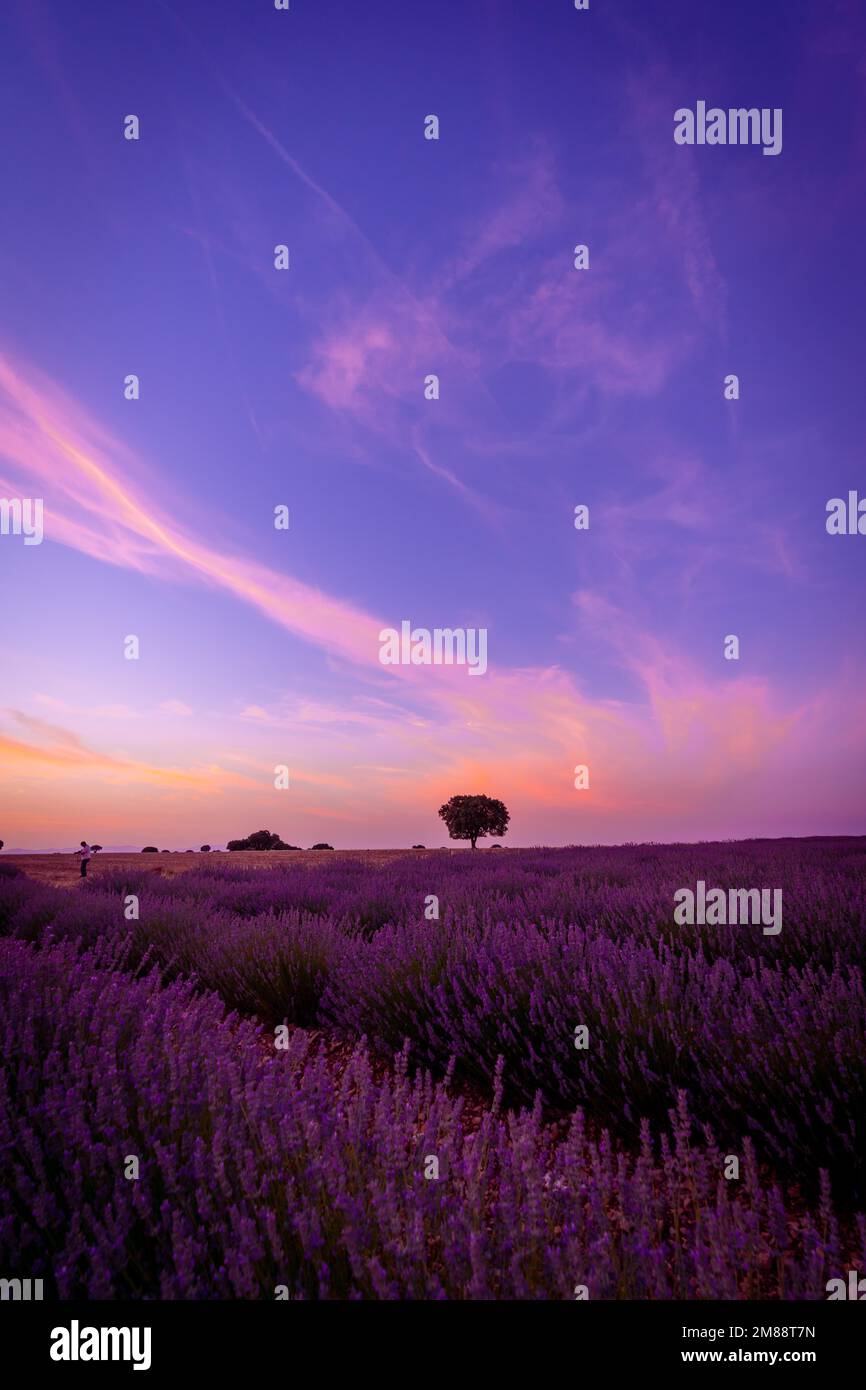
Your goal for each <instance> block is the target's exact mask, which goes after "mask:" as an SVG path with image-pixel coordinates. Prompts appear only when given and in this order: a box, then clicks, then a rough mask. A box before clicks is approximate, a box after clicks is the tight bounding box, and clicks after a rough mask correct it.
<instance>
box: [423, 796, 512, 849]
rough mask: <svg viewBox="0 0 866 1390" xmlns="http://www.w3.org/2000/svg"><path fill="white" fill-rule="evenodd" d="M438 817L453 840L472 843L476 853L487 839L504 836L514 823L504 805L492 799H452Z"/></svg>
mask: <svg viewBox="0 0 866 1390" xmlns="http://www.w3.org/2000/svg"><path fill="white" fill-rule="evenodd" d="M439 814H440V816H441V817H442V819H443V820H444V822H445V824H446V825H447V826H448V834H449V835H450V836H451V839H452V840H471V841H472V848H473V849H474V848H475V841H476V840H479V839H483V838H484V836H485V835H504V834H505V832H506V830H507V829H508V822H509V820H510V819H511V817H510V816H509V814H508V810H507V808H506V806H505V803H504V802H503V801H496V800H495V798H494V797H492V796H452V798H451V800H450V801H446V802H445V805H444V806H440V807H439Z"/></svg>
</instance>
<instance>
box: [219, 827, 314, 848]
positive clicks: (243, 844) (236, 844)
mask: <svg viewBox="0 0 866 1390" xmlns="http://www.w3.org/2000/svg"><path fill="white" fill-rule="evenodd" d="M226 848H227V849H259V850H267V849H300V845H287V844H286V842H285V841H284V840H281V839H280V837H279V835H273V834H271V832H270V830H256V831H255V833H254V834H252V835H248V836H247V837H246V839H245V840H229V842H228V844H227V846H226Z"/></svg>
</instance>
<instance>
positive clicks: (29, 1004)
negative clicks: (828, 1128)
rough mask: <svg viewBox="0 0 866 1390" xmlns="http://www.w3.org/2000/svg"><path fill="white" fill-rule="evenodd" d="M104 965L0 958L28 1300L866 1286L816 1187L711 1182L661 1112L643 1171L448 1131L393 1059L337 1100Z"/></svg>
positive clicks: (432, 1101) (489, 1132) (268, 1050)
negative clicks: (804, 1203) (816, 1197)
mask: <svg viewBox="0 0 866 1390" xmlns="http://www.w3.org/2000/svg"><path fill="white" fill-rule="evenodd" d="M117 949H118V947H117V944H114V945H111V944H108V943H103V944H102V945H100V946H99V947H97V948H95V950H90V951H84V952H82V951H81V950H80V948H79V946H77V945H76V944H75V943H72V942H67V943H64V944H60V945H54V946H44V947H43V949H41V950H38V949H36V948H34V947H33V946H31V945H27V944H25V943H22V942H16V941H8V940H7V941H4V942H0V1033H2V1045H3V1054H4V1058H5V1065H4V1072H3V1088H2V1094H0V1155H2V1157H0V1170H2V1171H0V1177H2V1183H0V1260H2V1265H3V1268H4V1269H5V1270H6V1271H9V1273H10V1274H12V1273H14V1274H15V1275H17V1276H18V1277H22V1278H23V1277H33V1278H41V1279H43V1281H44V1283H45V1291H46V1296H52V1297H53V1296H60V1297H62V1298H153V1297H163V1298H187V1299H190V1298H192V1299H204V1298H236V1297H240V1298H268V1299H270V1298H276V1297H286V1296H288V1297H290V1298H300V1299H310V1298H326V1299H327V1298H374V1299H395V1298H413V1297H415V1298H432V1299H442V1298H447V1299H483V1298H502V1299H513V1298H520V1299H573V1298H575V1297H579V1298H582V1297H588V1298H590V1299H597V1298H629V1297H631V1298H683V1299H694V1298H709V1297H713V1298H729V1299H736V1298H742V1297H764V1298H825V1297H826V1285H827V1281H828V1280H829V1279H831V1278H835V1277H839V1276H841V1275H842V1274H843V1272H844V1270H845V1268H846V1267H847V1266H849V1265H851V1264H853V1265H855V1266H859V1267H860V1268H863V1260H864V1256H866V1248H864V1247H866V1224H864V1221H863V1219H862V1218H858V1219H857V1220H856V1221H854V1222H851V1223H849V1224H848V1225H847V1226H845V1227H844V1228H841V1227H840V1224H839V1222H838V1221H837V1219H836V1218H835V1217H834V1214H833V1211H832V1209H831V1201H830V1196H829V1187H828V1183H827V1180H826V1178H825V1179H823V1180H822V1196H821V1200H820V1203H819V1205H818V1208H817V1211H816V1213H815V1215H814V1216H808V1215H807V1216H805V1217H803V1216H802V1214H801V1213H798V1212H796V1211H790V1210H786V1206H785V1201H784V1199H783V1195H782V1193H781V1191H780V1190H779V1188H778V1187H776V1186H774V1185H769V1186H762V1184H761V1181H760V1179H759V1174H758V1170H757V1167H756V1164H755V1159H754V1154H753V1152H752V1149H751V1146H750V1145H749V1144H748V1142H747V1143H745V1144H744V1145H743V1147H742V1150H741V1159H742V1172H741V1177H740V1180H739V1181H737V1182H730V1181H726V1180H725V1179H724V1178H723V1177H722V1173H723V1169H724V1165H725V1157H724V1153H723V1151H722V1150H720V1149H719V1148H718V1147H717V1146H716V1145H715V1144H714V1143H713V1142H712V1140H711V1139H710V1138H709V1136H706V1137H705V1139H704V1140H703V1141H702V1142H701V1143H695V1142H694V1140H693V1137H692V1128H693V1126H692V1123H691V1121H690V1119H689V1116H688V1114H687V1112H686V1109H685V1103H684V1101H682V1100H681V1102H680V1104H679V1107H678V1110H677V1112H676V1113H675V1114H674V1115H673V1116H672V1117H671V1124H670V1128H669V1130H668V1131H667V1133H666V1134H665V1135H663V1136H662V1138H661V1142H660V1147H659V1153H660V1157H659V1158H655V1157H654V1147H653V1145H652V1144H651V1142H650V1136H649V1131H648V1128H647V1127H646V1126H644V1128H643V1134H642V1142H641V1145H640V1148H639V1151H638V1152H636V1153H635V1154H634V1155H633V1156H632V1155H629V1154H628V1153H626V1152H623V1151H620V1150H618V1148H617V1147H616V1144H615V1143H614V1141H612V1140H611V1139H610V1138H609V1137H608V1136H607V1135H601V1136H600V1137H598V1138H596V1139H595V1140H592V1139H590V1138H589V1137H588V1135H587V1132H586V1129H585V1126H584V1121H583V1118H582V1116H581V1115H580V1114H576V1115H575V1116H574V1117H573V1120H572V1122H571V1125H570V1129H569V1131H568V1133H567V1134H566V1135H565V1136H564V1137H562V1136H561V1137H557V1136H556V1135H555V1134H554V1133H553V1132H552V1131H551V1129H550V1128H549V1127H545V1125H544V1124H543V1123H542V1121H541V1118H540V1115H539V1112H538V1109H537V1108H536V1109H535V1111H534V1112H528V1111H527V1112H523V1113H521V1114H513V1113H512V1114H505V1113H503V1112H502V1110H501V1107H500V1104H499V1098H497V1102H496V1103H495V1104H494V1105H493V1106H492V1107H491V1109H490V1110H489V1111H488V1112H486V1113H485V1114H484V1115H483V1116H482V1117H481V1119H480V1121H479V1120H476V1121H475V1122H474V1124H473V1123H469V1122H468V1120H467V1118H466V1116H465V1114H464V1108H463V1105H462V1102H461V1101H460V1100H459V1099H455V1098H454V1097H453V1096H451V1095H449V1093H448V1091H447V1090H446V1088H445V1087H444V1086H442V1085H439V1084H433V1083H432V1082H431V1080H430V1079H429V1078H425V1077H420V1076H418V1075H417V1074H413V1075H411V1076H410V1074H409V1071H408V1068H407V1066H406V1063H405V1059H404V1060H403V1061H401V1062H398V1065H397V1067H396V1069H395V1072H394V1074H393V1075H390V1076H388V1077H386V1078H385V1079H384V1080H375V1079H374V1077H373V1075H372V1073H371V1068H370V1065H369V1062H368V1060H367V1058H366V1056H365V1053H364V1051H363V1049H361V1048H360V1047H359V1048H357V1049H356V1050H355V1053H354V1055H353V1057H352V1059H351V1061H350V1062H349V1063H348V1065H347V1066H346V1068H345V1070H344V1071H343V1072H342V1073H341V1074H339V1075H338V1074H336V1073H335V1072H334V1070H333V1068H329V1067H327V1066H326V1065H325V1063H324V1062H323V1061H322V1060H321V1058H319V1057H317V1056H313V1055H312V1054H311V1052H310V1050H309V1047H308V1045H307V1044H306V1043H305V1042H304V1041H302V1040H301V1039H300V1037H299V1036H298V1035H296V1036H295V1038H294V1039H293V1040H292V1041H291V1043H290V1045H289V1047H288V1049H287V1050H286V1051H284V1052H280V1051H278V1050H276V1049H274V1047H273V1046H272V1045H270V1043H269V1042H268V1041H267V1039H266V1037H265V1036H264V1035H263V1034H262V1033H261V1032H260V1030H259V1029H257V1028H256V1027H255V1026H254V1025H253V1024H252V1023H251V1022H249V1021H244V1020H239V1019H237V1018H236V1017H233V1016H231V1015H227V1014H226V1010H225V1008H224V1005H223V1003H222V1001H221V1000H219V999H218V998H217V996H215V995H214V994H212V993H210V992H203V991H201V990H200V989H198V990H196V989H194V988H193V987H192V985H191V984H190V983H187V982H180V981H178V982H175V983H173V984H171V985H168V986H165V985H163V984H162V983H161V981H160V979H159V978H158V976H157V974H156V972H151V973H150V974H148V975H147V976H145V977H141V978H136V977H134V976H133V975H131V974H130V973H129V971H128V969H127V968H125V969H124V970H119V969H118V968H117V965H118V960H117V955H116V952H117ZM125 965H126V966H128V962H126V963H125ZM132 1160H135V1162H134V1163H133V1161H132Z"/></svg>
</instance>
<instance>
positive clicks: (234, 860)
mask: <svg viewBox="0 0 866 1390" xmlns="http://www.w3.org/2000/svg"><path fill="white" fill-rule="evenodd" d="M462 852H463V850H462V849H458V847H457V846H456V845H455V847H454V849H453V850H451V849H445V850H442V849H439V850H434V849H429V850H420V849H416V850H411V849H336V850H330V849H315V850H313V849H302V850H294V849H283V850H233V851H232V852H231V853H229V851H228V850H211V851H210V853H209V854H202V853H201V852H200V851H199V850H196V851H195V853H189V852H186V851H183V850H181V851H180V852H179V853H175V852H171V853H167V854H141V853H138V852H131V851H130V852H126V853H123V854H119V853H111V852H110V851H108V850H106V851H100V853H99V854H97V855H95V856H94V858H93V859H91V861H90V867H89V869H88V870H87V877H88V878H99V877H101V876H103V875H105V874H108V873H114V872H117V871H119V870H123V869H136V870H137V869H144V870H146V871H147V872H150V873H160V874H163V875H164V876H165V877H166V878H173V877H174V876H175V875H176V874H183V873H189V871H190V870H191V869H193V868H195V869H199V868H201V867H202V865H203V864H221V865H228V866H230V867H233V868H236V869H269V868H270V869H273V868H277V867H280V868H282V867H284V866H285V865H286V864H317V863H320V862H321V861H323V860H327V859H357V860H360V861H362V862H363V863H367V864H387V863H388V862H389V860H391V859H400V858H402V857H403V856H404V855H407V854H409V855H412V857H413V858H416V857H417V856H418V855H422V854H443V853H444V854H451V853H462ZM476 853H477V851H476ZM0 863H2V864H16V865H17V866H18V868H19V869H21V870H22V871H23V872H24V873H25V874H27V876H28V877H29V878H35V879H36V880H37V881H38V882H39V883H53V884H56V885H57V886H58V887H64V886H66V885H68V884H72V883H75V882H77V880H78V879H79V878H80V876H81V874H80V870H79V865H78V860H77V859H76V858H74V856H73V855H71V854H0Z"/></svg>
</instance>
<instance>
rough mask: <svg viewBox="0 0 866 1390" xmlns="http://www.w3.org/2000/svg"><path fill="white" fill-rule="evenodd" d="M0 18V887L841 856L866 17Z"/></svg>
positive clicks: (820, 7)
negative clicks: (121, 873) (281, 263)
mask: <svg viewBox="0 0 866 1390" xmlns="http://www.w3.org/2000/svg"><path fill="white" fill-rule="evenodd" d="M5 12H6V19H5V21H4V24H3V30H2V42H0V54H2V56H0V75H2V81H0V121H2V138H0V180H2V187H3V189H4V195H5V196H4V213H3V220H2V230H0V298H2V304H3V313H2V320H0V497H5V498H43V499H44V507H45V523H44V524H45V539H44V542H43V543H42V544H41V545H33V546H26V545H24V543H23V538H22V537H21V536H15V535H2V536H0V594H2V652H3V673H2V682H0V777H2V788H0V838H2V839H3V840H5V842H6V847H7V850H8V849H13V848H26V849H47V848H65V847H71V846H72V845H74V844H77V843H78V841H79V840H80V839H81V838H82V837H84V838H87V839H90V840H96V841H98V842H99V843H101V844H102V845H105V846H110V845H117V846H120V845H124V846H126V845H129V846H136V847H138V846H140V845H142V844H147V843H150V844H156V845H158V846H159V847H161V848H162V847H166V848H180V849H183V848H186V847H188V846H189V847H196V848H197V847H198V846H199V845H200V844H201V843H202V842H208V843H210V844H212V845H215V846H216V845H222V844H224V843H225V841H226V839H228V838H232V837H235V836H242V835H246V834H249V833H250V832H251V831H253V830H256V829H259V828H261V827H267V828H268V829H270V830H274V831H277V832H278V833H279V834H281V835H282V837H283V838H284V839H286V840H288V841H290V842H291V843H294V844H299V845H302V846H308V845H311V844H312V843H314V842H315V841H317V840H326V841H328V842H329V843H331V844H333V845H335V846H336V847H338V848H348V847H354V846H359V847H365V846H366V847H380V846H392V845H393V846H398V845H403V844H406V845H411V844H413V843H415V842H421V843H424V844H426V845H428V846H433V845H439V844H445V843H446V842H447V832H446V830H445V827H444V825H443V824H442V822H441V821H440V820H439V819H438V817H437V815H436V811H437V809H438V807H439V805H440V804H441V803H442V801H443V800H445V799H446V798H447V797H448V796H450V795H452V794H453V793H471V792H486V793H488V794H489V795H491V796H496V797H500V798H501V799H503V800H504V801H505V802H506V804H507V805H508V807H509V809H510V810H511V816H512V820H511V828H510V832H509V835H508V838H507V840H506V843H514V844H521V845H525V844H539V843H546V844H562V843H581V842H593V843H594V842H599V841H601V842H620V841H624V840H673V839H687V840H697V839H704V838H728V837H744V836H753V835H770V836H777V835H790V834H793V835H800V834H831V833H836V832H839V833H843V832H844V833H863V832H866V793H864V785H866V705H864V698H863V692H864V676H866V643H864V635H866V605H864V590H866V582H864V581H866V537H864V536H845V537H839V536H828V534H827V532H826V528H825V520H826V504H827V502H828V500H829V499H830V498H833V497H847V495H848V492H849V491H850V490H859V495H860V496H866V467H864V462H863V447H864V438H866V390H864V382H863V360H864V357H863V341H864V329H866V275H864V252H863V228H864V214H866V59H864V51H866V46H864V40H866V22H864V17H863V9H862V7H861V6H860V5H859V4H858V3H857V0H822V3H821V4H813V3H809V2H808V0H778V3H777V0H762V3H760V4H756V3H755V0H740V3H733V4H725V5H713V6H709V5H702V6H697V5H695V3H694V0H666V3H665V4H663V5H661V4H659V5H651V6H648V5H647V4H646V3H645V0H591V6H590V9H589V10H588V11H585V12H584V11H582V12H578V11H575V9H574V6H573V4H572V3H571V0H532V3H524V2H523V0H440V3H437V4H436V5H422V4H414V3H409V0H366V2H365V3H352V0H292V4H291V9H290V10H289V11H288V12H282V11H276V10H275V9H274V7H273V4H272V3H271V0H231V3H230V2H229V0H183V3H181V0H171V2H170V3H162V0H152V2H151V3H147V4H117V3H116V0H90V3H88V4H86V5H83V6H71V5H67V4H61V3H60V2H59V0H9V3H8V4H7V6H6V7H5ZM698 100H706V101H707V102H708V104H710V105H718V106H721V107H725V108H727V107H737V106H745V107H753V106H754V107H769V108H777V107H779V108H782V110H783V112H784V125H783V130H784V143H783V149H782V152H781V153H780V154H779V155H778V156H777V157H774V158H767V157H764V156H763V155H762V152H761V149H760V148H759V147H754V146H740V147H691V148H689V147H683V146H678V145H676V144H675V143H674V140H673V129H674V112H675V110H676V109H677V108H680V107H686V106H688V107H694V106H695V104H696V103H697V101H698ZM129 114H135V115H137V116H138V117H139V120H140V139H139V140H138V141H129V140H126V139H124V136H123V123H124V118H125V117H126V116H127V115H129ZM430 114H435V115H437V116H438V118H439V121H440V138H439V140H438V141H432V140H426V139H425V138H424V121H425V117H426V116H428V115H430ZM282 243H285V244H286V245H287V246H288V247H289V252H290V268H289V269H288V270H287V271H281V270H277V269H275V268H274V247H275V246H276V245H278V244H282ZM578 243H585V244H586V245H588V247H589V254H590V265H589V268H588V269H586V270H576V269H575V268H574V264H573V261H574V247H575V245H576V244H578ZM129 373H136V374H137V375H138V376H139V378H140V383H141V385H140V391H141V395H140V399H139V400H135V401H130V400H126V399H125V398H124V379H125V378H126V376H127V375H128V374H129ZM430 373H436V374H437V375H438V376H439V378H440V383H441V385H440V392H441V394H440V399H439V400H432V401H431V400H425V396H424V380H425V377H426V376H427V375H428V374H430ZM729 373H736V374H737V375H738V376H739V379H740V399H739V400H736V401H727V400H725V399H724V397H723V384H724V379H725V377H726V376H727V375H728V374H729ZM580 503H583V504H586V505H587V506H588V507H589V509H590V527H589V530H587V531H576V530H575V528H574V525H573V516H574V508H575V506H576V505H577V504H580ZM280 504H283V505H285V506H288V508H289V509H290V516H291V524H290V529H289V530H288V531H278V530H276V529H275V528H274V508H275V507H276V506H278V505H280ZM404 619H409V620H410V621H411V622H412V623H413V625H415V626H419V627H426V628H431V629H432V628H434V627H450V628H455V627H466V628H486V629H487V632H488V639H487V640H488V663H489V665H488V670H487V672H486V673H485V674H484V675H483V676H479V677H471V676H469V674H468V672H467V670H466V668H465V667H459V666H458V667H453V668H446V667H431V666H427V667H425V666H420V667H413V666H405V667H404V666H391V667H385V666H383V665H382V664H381V663H380V661H379V632H380V630H381V629H383V628H386V627H392V626H393V627H399V626H400V623H401V621H402V620H404ZM130 634H134V635H136V636H137V637H138V639H139V642H140V657H139V659H138V660H126V659H125V657H124V639H125V638H126V637H127V636H128V635H130ZM728 634H736V635H737V636H738V637H739V639H740V653H741V654H740V659H739V661H727V660H725V659H724V658H723V643H724V639H725V637H726V636H727V635H728ZM280 764H285V765H287V766H288V768H289V771H290V786H289V788H288V790H277V789H275V787H274V769H275V767H276V766H277V765H280ZM577 764H585V765H587V766H588V768H589V773H590V787H589V790H581V791H578V790H576V789H575V787H574V769H575V766H576V765H577ZM482 843H483V842H482ZM488 843H489V842H488Z"/></svg>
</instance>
